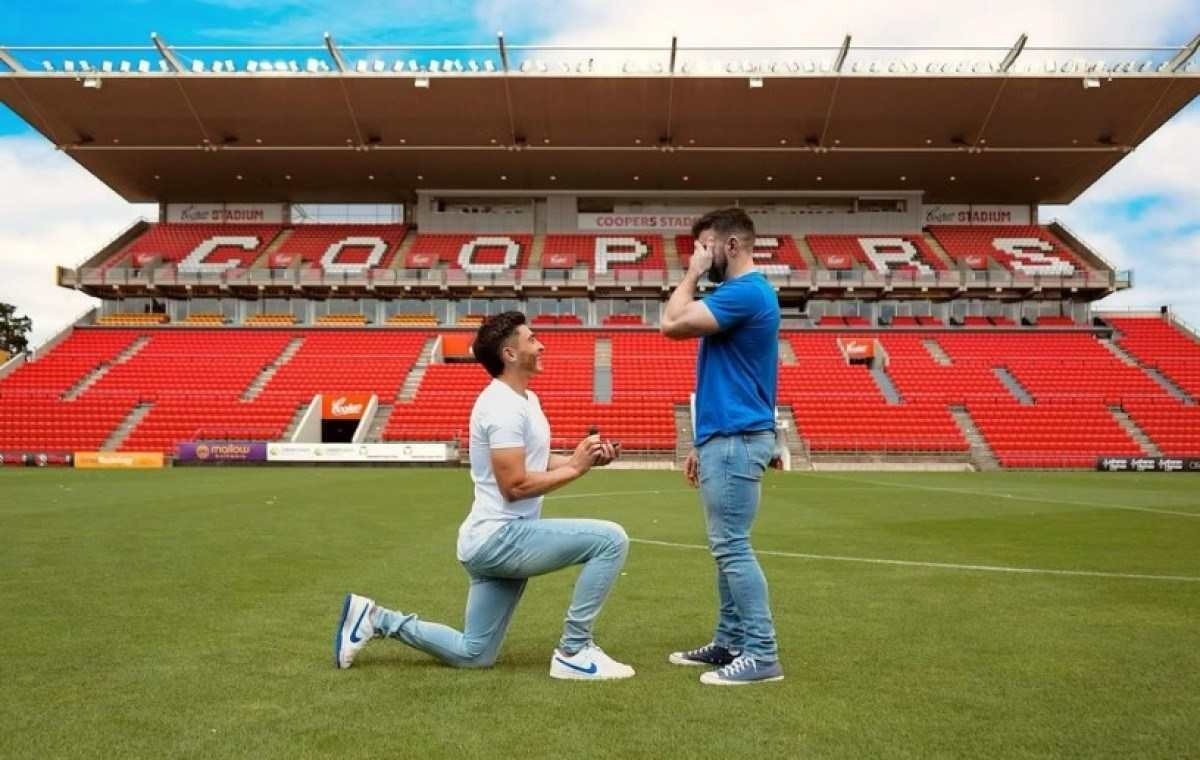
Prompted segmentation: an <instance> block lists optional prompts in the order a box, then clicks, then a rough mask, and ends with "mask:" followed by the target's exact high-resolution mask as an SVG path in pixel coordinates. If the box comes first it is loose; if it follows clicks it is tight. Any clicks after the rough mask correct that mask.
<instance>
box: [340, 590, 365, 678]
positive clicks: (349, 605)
mask: <svg viewBox="0 0 1200 760" xmlns="http://www.w3.org/2000/svg"><path fill="white" fill-rule="evenodd" d="M374 609H375V600H374V599H368V598H366V597H365V596H359V595H358V594H346V599H345V601H343V602H342V616H341V618H339V619H338V624H337V630H335V631H334V633H333V664H334V666H335V667H337V668H339V669H345V668H348V667H350V666H351V665H352V664H353V663H354V656H355V655H356V654H358V651H359V650H360V649H362V648H363V647H365V646H366V645H367V642H368V641H370V640H371V639H373V638H375V627H374V626H373V625H372V624H371V613H372V612H373V611H374Z"/></svg>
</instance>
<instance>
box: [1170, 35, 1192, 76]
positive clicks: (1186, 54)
mask: <svg viewBox="0 0 1200 760" xmlns="http://www.w3.org/2000/svg"><path fill="white" fill-rule="evenodd" d="M1197 48H1200V34H1197V35H1196V36H1195V37H1193V38H1192V41H1191V42H1189V43H1188V44H1186V45H1184V46H1183V50H1180V51H1179V52H1178V53H1176V54H1175V57H1174V58H1172V59H1171V60H1170V61H1167V71H1169V72H1171V73H1172V74H1174V73H1175V72H1177V71H1179V70H1180V69H1182V68H1183V67H1184V66H1187V62H1188V61H1189V60H1191V58H1192V56H1193V55H1195V54H1196V50H1197Z"/></svg>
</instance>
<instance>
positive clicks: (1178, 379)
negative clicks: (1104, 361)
mask: <svg viewBox="0 0 1200 760" xmlns="http://www.w3.org/2000/svg"><path fill="white" fill-rule="evenodd" d="M1106 320H1107V321H1108V323H1109V324H1111V325H1112V326H1113V327H1114V328H1116V330H1117V331H1118V333H1119V335H1118V336H1117V339H1116V342H1117V344H1118V345H1120V346H1121V348H1123V349H1125V350H1126V351H1127V352H1129V353H1130V354H1131V355H1133V356H1134V357H1135V358H1137V360H1138V361H1139V362H1140V363H1141V364H1143V365H1145V366H1147V367H1152V368H1154V369H1157V370H1158V371H1159V372H1161V373H1163V374H1164V375H1166V377H1167V378H1168V379H1169V380H1171V382H1173V383H1175V385H1177V386H1179V388H1180V389H1181V390H1183V392H1184V393H1186V394H1188V395H1189V396H1190V397H1191V398H1192V399H1193V400H1200V343H1198V342H1197V341H1196V340H1195V338H1193V337H1192V336H1191V335H1188V334H1187V333H1185V332H1183V331H1182V330H1180V329H1179V328H1178V327H1176V326H1175V325H1174V324H1172V323H1171V322H1169V321H1167V320H1165V319H1162V318H1159V317H1107V318H1106Z"/></svg>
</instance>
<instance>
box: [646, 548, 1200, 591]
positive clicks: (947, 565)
mask: <svg viewBox="0 0 1200 760" xmlns="http://www.w3.org/2000/svg"><path fill="white" fill-rule="evenodd" d="M629 540H630V541H632V542H633V543H635V544H648V545H651V546H669V547H672V548H676V549H699V550H703V551H706V552H707V551H708V547H707V546H704V545H703V544H680V543H675V542H673V541H655V540H653V539H648V538H631V539H629ZM754 553H755V554H761V555H765V556H769V557H790V558H792V559H809V560H817V561H824V562H857V563H860V564H867V565H894V566H899V567H922V568H935V569H938V570H966V571H973V572H986V573H1010V574H1015V575H1058V576H1074V577H1084V578H1120V579H1123V580H1143V581H1175V582H1182V583H1200V577H1196V576H1190V575H1147V574H1145V573H1109V572H1102V571H1098V570H1051V569H1047V568H1039V567H1006V566H1003V565H966V564H957V563H953V562H921V561H918V560H907V559H881V558H878V557H843V556H838V555H835V554H806V553H803V552H782V551H773V550H770V549H756V550H755V551H754Z"/></svg>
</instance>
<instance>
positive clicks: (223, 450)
mask: <svg viewBox="0 0 1200 760" xmlns="http://www.w3.org/2000/svg"><path fill="white" fill-rule="evenodd" d="M175 460H176V461H178V462H189V463H195V464H219V463H223V462H265V461H267V444H266V442H265V441H187V442H185V443H181V444H179V445H178V446H177V447H176V448H175Z"/></svg>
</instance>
